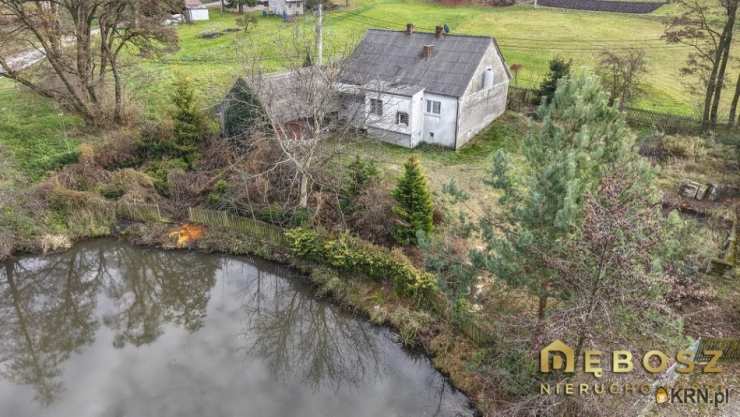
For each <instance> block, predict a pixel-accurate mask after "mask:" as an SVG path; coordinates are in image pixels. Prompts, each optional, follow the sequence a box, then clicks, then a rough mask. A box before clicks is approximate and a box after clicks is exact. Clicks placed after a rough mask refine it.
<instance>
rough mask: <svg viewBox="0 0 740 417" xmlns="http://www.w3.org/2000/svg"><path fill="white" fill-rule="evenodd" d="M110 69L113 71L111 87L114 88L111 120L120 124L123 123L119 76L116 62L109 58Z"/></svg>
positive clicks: (121, 92)
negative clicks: (114, 101) (113, 105)
mask: <svg viewBox="0 0 740 417" xmlns="http://www.w3.org/2000/svg"><path fill="white" fill-rule="evenodd" d="M111 71H112V72H113V88H114V90H115V100H116V103H115V109H114V110H113V121H114V122H115V123H116V124H117V125H120V124H122V123H123V91H122V90H123V89H122V87H121V77H120V75H119V74H118V66H117V62H116V61H114V60H111Z"/></svg>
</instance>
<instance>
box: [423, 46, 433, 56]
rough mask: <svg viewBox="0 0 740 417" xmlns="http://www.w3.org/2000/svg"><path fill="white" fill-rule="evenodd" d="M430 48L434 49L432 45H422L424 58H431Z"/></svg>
mask: <svg viewBox="0 0 740 417" xmlns="http://www.w3.org/2000/svg"><path fill="white" fill-rule="evenodd" d="M432 50H434V45H424V51H423V53H422V56H424V58H431V57H432Z"/></svg>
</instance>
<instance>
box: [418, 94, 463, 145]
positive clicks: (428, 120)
mask: <svg viewBox="0 0 740 417" xmlns="http://www.w3.org/2000/svg"><path fill="white" fill-rule="evenodd" d="M426 100H434V101H439V102H440V103H442V104H441V108H440V114H432V113H427V111H426V110H427V106H426ZM422 106H423V107H422V111H423V113H424V130H423V135H422V138H421V142H424V143H431V144H435V145H441V146H445V147H448V148H454V147H455V133H456V130H455V128H456V123H457V98H455V97H449V96H441V95H437V94H429V93H425V94H424V101H423V103H422Z"/></svg>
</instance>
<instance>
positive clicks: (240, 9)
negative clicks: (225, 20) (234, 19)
mask: <svg viewBox="0 0 740 417" xmlns="http://www.w3.org/2000/svg"><path fill="white" fill-rule="evenodd" d="M239 14H244V3H242V2H239Z"/></svg>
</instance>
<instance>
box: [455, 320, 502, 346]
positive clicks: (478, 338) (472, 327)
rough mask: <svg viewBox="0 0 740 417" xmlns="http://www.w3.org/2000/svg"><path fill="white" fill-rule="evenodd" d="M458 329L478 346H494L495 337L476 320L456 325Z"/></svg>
mask: <svg viewBox="0 0 740 417" xmlns="http://www.w3.org/2000/svg"><path fill="white" fill-rule="evenodd" d="M456 326H457V328H458V329H459V330H460V331H461V332H462V333H463V334H464V335H465V336H467V337H468V338H469V339H470V340H472V341H473V342H475V344H476V345H478V346H488V345H492V344H493V342H494V340H495V335H494V334H492V333H490V332H488V331H486V330H484V329H483V328H482V327H481V326H480V325H479V324H478V323H476V322H475V321H474V320H466V321H464V322H462V323H457V324H456Z"/></svg>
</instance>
